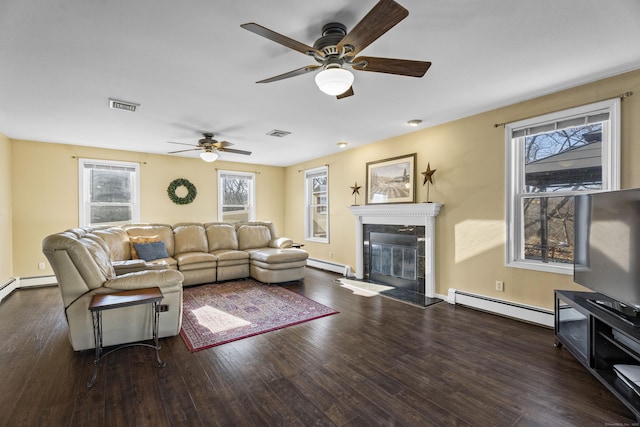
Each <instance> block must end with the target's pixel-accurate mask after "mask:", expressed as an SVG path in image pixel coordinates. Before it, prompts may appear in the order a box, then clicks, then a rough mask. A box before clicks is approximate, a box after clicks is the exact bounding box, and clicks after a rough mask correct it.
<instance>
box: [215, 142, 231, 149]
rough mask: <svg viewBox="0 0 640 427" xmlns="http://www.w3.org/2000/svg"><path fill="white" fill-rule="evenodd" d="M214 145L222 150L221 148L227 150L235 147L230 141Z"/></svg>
mask: <svg viewBox="0 0 640 427" xmlns="http://www.w3.org/2000/svg"><path fill="white" fill-rule="evenodd" d="M213 145H215V147H216V148H217V149H221V148H225V147H231V146H232V145H233V143H232V142H229V141H219V142H216V143H215V144H213Z"/></svg>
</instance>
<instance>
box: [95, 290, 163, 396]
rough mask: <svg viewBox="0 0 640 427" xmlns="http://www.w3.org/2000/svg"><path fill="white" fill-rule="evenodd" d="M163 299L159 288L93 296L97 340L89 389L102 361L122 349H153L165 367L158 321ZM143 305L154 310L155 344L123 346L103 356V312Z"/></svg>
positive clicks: (160, 364)
mask: <svg viewBox="0 0 640 427" xmlns="http://www.w3.org/2000/svg"><path fill="white" fill-rule="evenodd" d="M162 298H164V297H163V295H162V292H161V291H160V288H158V287H157V286H156V287H153V288H143V289H132V290H128V291H121V292H116V293H113V294H99V295H94V296H93V298H92V299H91V304H89V310H90V311H91V315H92V319H93V338H94V340H95V350H96V355H95V359H94V361H93V376H92V377H91V380H89V382H88V383H87V387H91V386H93V384H94V383H95V381H96V377H97V376H98V364H99V363H100V360H102V359H103V358H105V357H107V356H108V355H109V354H111V353H113V352H114V351H116V350H120V349H121V348H125V347H132V346H137V345H140V346H145V347H151V348H153V349H155V350H156V359H157V361H158V366H159V367H161V368H162V367H164V366H165V362H163V361H162V360H161V359H160V352H159V351H160V345H159V344H158V320H159V316H160V311H162V310H161V308H162V307H161V306H159V305H158V303H159V302H160V301H161V300H162ZM141 304H150V305H151V308H152V310H153V324H152V328H153V344H148V343H144V342H135V343H128V344H122V345H119V346H117V347H116V348H114V349H112V350H110V351H108V352H107V353H105V354H102V353H103V347H102V335H103V331H102V312H103V311H105V310H112V309H114V308H121V307H131V306H134V305H141Z"/></svg>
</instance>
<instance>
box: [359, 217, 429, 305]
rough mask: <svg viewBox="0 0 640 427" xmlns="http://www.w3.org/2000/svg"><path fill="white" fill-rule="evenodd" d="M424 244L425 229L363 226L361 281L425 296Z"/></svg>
mask: <svg viewBox="0 0 640 427" xmlns="http://www.w3.org/2000/svg"><path fill="white" fill-rule="evenodd" d="M424 240H425V227H424V226H416V225H383V224H364V225H363V264H364V265H363V273H364V280H367V281H371V282H376V283H384V284H387V285H390V286H394V287H395V288H397V289H402V290H405V291H410V292H415V293H418V294H424V293H425V278H424V271H425V247H424Z"/></svg>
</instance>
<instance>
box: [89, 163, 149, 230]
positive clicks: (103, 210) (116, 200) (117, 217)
mask: <svg viewBox="0 0 640 427" xmlns="http://www.w3.org/2000/svg"><path fill="white" fill-rule="evenodd" d="M78 170H79V175H80V176H79V190H80V195H79V201H80V226H81V227H87V226H90V225H100V224H109V225H118V224H127V223H132V222H140V192H139V182H140V180H139V173H140V171H139V165H138V164H137V163H129V162H115V161H105V160H91V159H80V160H79V168H78Z"/></svg>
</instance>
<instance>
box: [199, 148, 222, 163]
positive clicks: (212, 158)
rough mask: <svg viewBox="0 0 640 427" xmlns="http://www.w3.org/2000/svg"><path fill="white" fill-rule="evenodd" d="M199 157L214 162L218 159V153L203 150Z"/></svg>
mask: <svg viewBox="0 0 640 427" xmlns="http://www.w3.org/2000/svg"><path fill="white" fill-rule="evenodd" d="M200 158H201V159H202V160H204V161H205V162H209V163H211V162H215V161H216V160H218V153H216V152H215V151H203V152H202V153H200Z"/></svg>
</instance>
